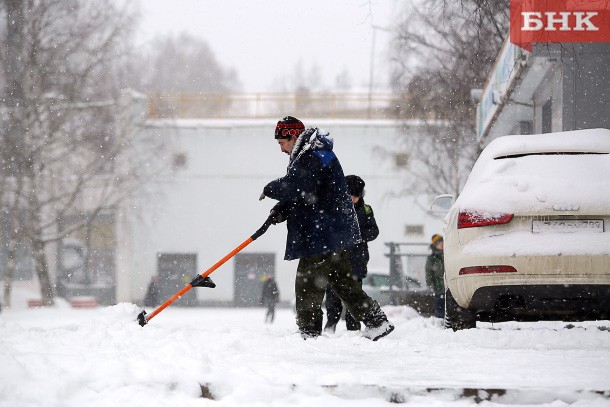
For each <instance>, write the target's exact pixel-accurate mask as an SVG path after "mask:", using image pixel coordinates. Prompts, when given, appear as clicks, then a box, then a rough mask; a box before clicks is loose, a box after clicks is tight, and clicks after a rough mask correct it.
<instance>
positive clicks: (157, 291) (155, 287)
mask: <svg viewBox="0 0 610 407" xmlns="http://www.w3.org/2000/svg"><path fill="white" fill-rule="evenodd" d="M160 295H161V287H159V276H152V277H151V278H150V284H148V289H147V290H146V295H145V296H144V306H145V307H156V306H157V305H159V296H160Z"/></svg>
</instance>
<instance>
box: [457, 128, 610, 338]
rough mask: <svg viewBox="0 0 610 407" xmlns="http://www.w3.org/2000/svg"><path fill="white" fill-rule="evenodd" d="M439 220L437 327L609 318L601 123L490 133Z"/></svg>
mask: <svg viewBox="0 0 610 407" xmlns="http://www.w3.org/2000/svg"><path fill="white" fill-rule="evenodd" d="M445 221H446V226H445V283H446V288H447V295H446V313H445V326H446V327H448V328H452V329H454V330H459V329H466V328H474V327H475V326H476V321H490V322H499V321H506V320H517V321H534V320H565V321H578V320H587V319H593V320H597V319H610V231H609V230H608V228H609V227H610V130H606V129H591V130H578V131H569V132H561V133H548V134H540V135H521V136H506V137H500V138H497V139H495V140H493V141H492V142H491V143H490V144H489V145H488V146H487V147H486V148H485V149H484V151H483V152H482V153H481V155H480V157H479V159H478V160H477V162H476V163H475V165H474V167H473V169H472V172H471V174H470V176H469V178H468V180H467V182H466V184H465V186H464V189H463V191H462V192H461V194H460V195H459V197H458V198H457V200H456V201H455V203H454V204H453V206H452V207H451V208H450V210H449V212H448V214H447V217H446V218H445Z"/></svg>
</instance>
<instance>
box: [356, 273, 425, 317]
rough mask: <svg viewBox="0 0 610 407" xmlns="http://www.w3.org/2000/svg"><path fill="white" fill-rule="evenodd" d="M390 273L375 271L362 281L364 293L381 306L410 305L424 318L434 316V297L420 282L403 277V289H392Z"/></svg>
mask: <svg viewBox="0 0 610 407" xmlns="http://www.w3.org/2000/svg"><path fill="white" fill-rule="evenodd" d="M390 281H391V280H390V273H389V272H388V271H385V270H379V271H377V270H376V271H373V272H370V271H369V273H368V274H367V276H366V278H365V279H364V280H363V281H362V288H363V289H364V291H365V292H366V293H367V294H368V295H369V296H370V297H371V298H373V299H374V300H376V301H377V302H378V303H379V305H381V306H384V305H408V306H410V307H412V308H415V309H416V310H417V311H418V312H420V313H421V314H422V315H424V316H430V315H432V306H431V304H432V295H431V294H430V293H429V292H428V290H427V288H426V287H425V283H422V282H420V281H419V280H417V279H415V278H413V277H409V276H403V286H402V287H400V288H399V287H391V285H390Z"/></svg>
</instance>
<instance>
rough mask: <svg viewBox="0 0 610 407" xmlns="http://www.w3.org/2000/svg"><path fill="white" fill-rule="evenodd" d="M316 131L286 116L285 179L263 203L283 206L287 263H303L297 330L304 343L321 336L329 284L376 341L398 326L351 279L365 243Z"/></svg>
mask: <svg viewBox="0 0 610 407" xmlns="http://www.w3.org/2000/svg"><path fill="white" fill-rule="evenodd" d="M328 136H329V135H328V133H327V132H324V131H322V130H320V129H318V128H308V129H305V126H304V125H303V123H302V122H301V121H300V120H298V119H296V118H294V117H292V116H287V117H285V118H283V119H282V120H280V121H279V122H278V124H277V126H276V129H275V139H276V140H277V142H278V144H279V146H280V150H281V151H282V152H284V153H286V154H289V155H290V159H289V164H288V169H287V173H286V175H285V176H283V177H281V178H279V179H277V180H275V181H271V182H270V183H268V184H267V185H266V186H265V187H264V189H263V194H262V195H261V196H260V198H259V199H263V198H264V197H265V196H268V197H270V198H272V199H276V200H278V201H279V202H278V203H277V204H276V205H275V206H274V207H273V208H272V209H271V213H270V215H269V219H270V220H271V221H272V222H273V223H280V222H283V221H284V220H285V221H286V222H287V230H288V235H287V239H286V252H285V255H284V259H286V260H294V259H299V264H298V267H297V273H296V280H295V293H296V313H297V326H298V327H299V331H300V332H301V336H302V337H303V338H304V339H307V338H315V337H317V336H319V335H320V334H321V333H322V322H323V321H322V320H323V313H322V301H323V299H324V293H325V291H326V286H327V285H329V284H330V286H331V287H332V289H333V290H334V291H335V292H336V293H337V295H338V296H339V298H341V300H342V301H343V303H344V304H345V305H346V307H347V309H348V310H349V311H350V312H351V314H352V315H353V316H354V317H355V318H356V319H358V320H360V321H363V322H364V324H365V326H366V328H367V329H366V330H365V331H364V333H363V336H365V337H367V338H369V339H372V340H377V339H379V338H381V337H382V336H385V335H387V334H389V333H390V332H391V331H392V330H393V329H394V326H392V324H390V323H389V322H388V319H387V317H386V315H385V314H384V313H383V311H382V310H381V308H380V307H379V304H378V303H377V302H376V301H374V300H373V299H372V298H370V297H369V296H368V295H367V294H366V293H365V292H364V291H363V290H362V287H361V286H360V285H359V284H358V282H357V281H356V280H354V279H353V278H352V267H351V264H350V261H349V257H348V256H349V249H350V248H351V247H352V246H354V245H356V244H358V243H360V242H361V237H360V231H359V228H358V220H357V218H356V213H355V211H354V205H353V204H352V202H351V200H350V197H349V194H348V192H347V184H346V182H345V175H344V174H343V169H342V168H341V164H340V163H339V160H338V159H337V156H336V155H335V153H334V152H333V141H332V139H330V138H329V137H328Z"/></svg>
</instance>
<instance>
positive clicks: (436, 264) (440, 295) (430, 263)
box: [426, 234, 445, 318]
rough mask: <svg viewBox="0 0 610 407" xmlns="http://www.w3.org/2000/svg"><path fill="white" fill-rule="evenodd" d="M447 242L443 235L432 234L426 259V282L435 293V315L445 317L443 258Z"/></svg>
mask: <svg viewBox="0 0 610 407" xmlns="http://www.w3.org/2000/svg"><path fill="white" fill-rule="evenodd" d="M444 248H445V243H444V241H443V237H442V236H441V235H438V234H435V235H433V236H432V243H431V244H430V250H432V253H430V255H429V256H428V259H427V260H426V284H427V285H428V289H429V290H431V291H432V292H433V293H434V316H435V317H437V318H444V317H445V281H444V279H445V261H444V258H443V253H444Z"/></svg>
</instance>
